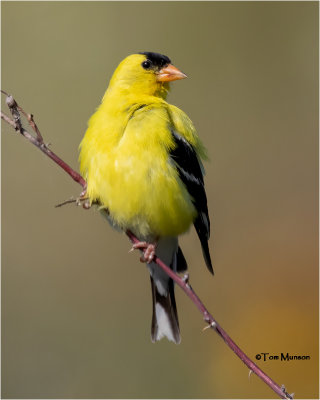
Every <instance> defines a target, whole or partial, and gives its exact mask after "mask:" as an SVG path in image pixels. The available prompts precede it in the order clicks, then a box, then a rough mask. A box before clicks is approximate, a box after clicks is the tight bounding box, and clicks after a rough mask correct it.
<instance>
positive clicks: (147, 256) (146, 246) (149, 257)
mask: <svg viewBox="0 0 320 400" xmlns="http://www.w3.org/2000/svg"><path fill="white" fill-rule="evenodd" d="M136 249H139V250H142V251H143V255H142V256H141V257H140V261H141V262H143V263H147V264H150V263H151V262H152V261H153V259H154V257H155V255H156V244H153V243H148V242H138V243H135V244H134V245H133V246H132V248H131V250H136Z"/></svg>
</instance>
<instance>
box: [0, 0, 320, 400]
mask: <svg viewBox="0 0 320 400" xmlns="http://www.w3.org/2000/svg"><path fill="white" fill-rule="evenodd" d="M1 8H2V88H3V89H5V90H6V91H9V92H10V93H12V94H13V95H14V96H15V97H16V99H17V101H18V102H19V103H20V104H21V105H22V106H23V107H24V108H25V109H26V110H27V111H28V112H32V113H34V115H35V118H36V121H37V122H38V125H39V127H40V129H41V131H42V133H43V135H44V137H45V140H46V141H47V142H50V143H52V149H53V150H54V151H56V152H57V154H59V155H60V156H61V157H62V158H63V159H64V160H65V161H67V162H69V163H70V164H71V165H72V166H73V167H74V168H76V169H77V168H78V163H77V158H78V145H79V143H80V141H81V138H82V136H83V135H84V132H85V130H86V124H87V120H88V118H89V117H90V115H91V114H92V113H93V112H94V110H95V108H96V107H97V106H98V104H99V102H100V99H101V98H102V96H103V94H104V91H105V89H106V87H107V85H108V81H109V78H110V77H111V74H112V72H113V71H114V69H115V68H116V66H117V64H118V63H119V62H120V61H121V60H122V59H123V58H124V57H126V56H127V55H128V54H130V53H134V52H137V51H156V52H160V53H163V54H166V55H168V56H169V57H170V58H171V59H172V61H173V63H174V64H175V65H176V66H177V67H178V68H181V69H182V70H183V71H184V72H185V73H186V74H187V75H188V77H189V78H188V79H187V80H185V81H182V82H175V83H174V84H173V85H172V87H173V88H172V92H171V94H170V96H169V101H170V102H172V103H173V104H175V105H177V106H179V107H180V108H182V109H183V110H184V111H186V112H187V114H188V115H189V116H190V117H191V119H192V120H193V121H194V123H195V125H196V127H197V130H198V132H199V134H200V136H201V138H202V140H203V141H204V143H205V144H206V146H207V148H208V152H209V154H210V159H211V161H210V162H209V163H207V164H206V170H207V175H206V188H207V194H208V202H209V209H210V216H211V219H212V226H213V228H212V230H213V232H212V239H211V241H210V247H211V251H212V254H213V259H214V268H215V272H216V275H215V276H214V278H212V277H211V276H210V274H209V273H208V271H207V270H206V268H205V265H204V261H203V258H202V254H201V249H200V245H199V243H198V240H197V237H196V235H195V233H194V231H193V229H192V230H191V231H190V233H188V234H187V235H185V236H183V237H182V238H181V246H182V248H183V251H184V253H185V256H186V258H187V260H188V263H189V269H190V278H191V284H192V286H193V287H194V289H195V290H196V291H197V293H198V294H199V296H200V298H201V299H202V300H203V301H204V303H205V304H206V305H207V307H208V308H209V310H210V311H211V312H212V313H213V315H214V316H215V317H216V318H217V320H218V321H219V322H220V323H221V325H222V326H223V327H224V329H225V330H226V331H227V332H228V333H229V334H230V335H231V337H232V338H233V339H234V340H235V341H236V343H238V344H239V345H240V347H242V348H243V350H244V351H245V352H246V353H247V354H248V355H249V356H250V357H252V358H253V359H254V358H255V355H256V354H257V353H261V352H266V353H270V354H272V355H278V354H280V353H281V352H284V353H287V352H289V353H291V354H292V355H296V354H297V355H310V356H311V359H310V360H309V361H290V362H284V361H282V362H281V361H265V362H264V361H257V363H258V365H259V366H261V367H262V368H263V369H264V370H265V372H266V373H267V374H269V375H270V376H271V377H272V378H273V379H274V380H275V381H276V382H278V383H279V384H285V385H286V388H287V390H288V391H289V392H295V397H296V398H317V397H318V250H317V249H318V167H317V165H318V164H317V162H318V58H319V56H318V4H317V2H197V3H195V2H150V3H149V2H118V3H116V2H70V3H69V2H57V3H55V2H2V4H1ZM2 104H4V99H2ZM79 192H80V187H79V186H78V185H77V184H75V183H73V182H72V181H71V179H70V178H69V177H68V176H67V175H66V174H65V173H64V172H63V171H62V170H61V169H59V168H58V167H57V166H55V165H54V164H53V163H52V162H51V161H50V160H49V159H47V158H46V157H45V156H44V155H43V154H42V153H41V152H39V151H38V150H37V149H35V148H34V147H33V146H31V145H30V144H28V143H27V142H26V141H25V140H24V139H23V138H21V137H19V136H18V134H14V132H13V131H12V130H11V129H10V128H9V127H8V126H7V125H4V124H3V126H2V397H3V398H110V397H111V398H274V397H276V396H275V395H274V394H273V392H272V391H271V390H270V389H269V388H268V387H267V386H265V385H264V384H263V383H262V382H261V381H260V380H259V379H258V378H257V377H256V376H251V377H250V379H249V378H248V370H247V369H246V367H245V366H244V365H243V364H242V362H241V361H240V360H239V359H237V358H236V356H235V355H234V354H233V353H232V351H231V350H230V349H228V348H227V347H226V346H225V345H224V343H223V342H222V340H221V339H220V338H219V337H218V336H217V335H216V334H215V333H214V332H213V331H210V330H206V331H205V332H202V328H203V327H204V326H205V325H204V322H203V321H202V317H201V315H200V314H199V313H198V311H197V310H196V308H195V307H194V305H193V304H192V303H191V302H190V300H189V299H187V298H186V296H185V295H184V294H183V293H182V292H181V291H180V290H179V289H178V288H177V290H176V297H177V303H178V309H179V317H180V325H181V332H182V343H181V345H180V346H176V345H174V344H172V343H169V342H167V341H166V340H163V341H161V342H160V343H157V344H152V343H151V341H150V323H151V293H150V287H149V286H150V283H149V277H148V273H147V270H146V268H145V266H144V265H142V264H140V262H139V254H137V253H130V254H129V253H128V250H129V248H130V243H129V241H128V239H127V238H126V237H125V236H124V235H121V234H119V233H117V232H115V231H113V230H112V229H111V228H110V227H109V225H108V224H107V223H106V222H105V220H104V219H103V218H101V217H100V215H99V213H98V212H97V211H96V210H90V211H84V210H83V209H82V208H80V207H78V208H77V207H75V206H73V205H71V206H65V207H63V208H60V209H56V208H54V205H55V204H57V203H59V202H61V201H63V200H65V199H67V198H69V197H70V196H72V195H74V196H77V195H78V194H79Z"/></svg>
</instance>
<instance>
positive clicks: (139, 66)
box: [80, 52, 213, 343]
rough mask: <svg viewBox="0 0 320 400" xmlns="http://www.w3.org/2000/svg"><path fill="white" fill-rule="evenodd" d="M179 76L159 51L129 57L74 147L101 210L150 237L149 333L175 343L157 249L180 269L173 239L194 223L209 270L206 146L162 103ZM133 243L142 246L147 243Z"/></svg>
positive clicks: (168, 289) (169, 290)
mask: <svg viewBox="0 0 320 400" xmlns="http://www.w3.org/2000/svg"><path fill="white" fill-rule="evenodd" d="M185 77H186V75H184V74H183V73H182V72H181V71H179V70H178V69H177V68H175V67H174V66H173V65H172V64H171V62H170V60H169V58H168V57H166V56H163V55H161V54H157V53H149V52H147V53H142V54H134V55H131V56H129V57H127V58H126V59H125V60H123V61H122V62H121V63H120V65H119V67H118V68H117V69H116V71H115V72H114V74H113V77H112V79H111V81H110V84H109V87H108V89H107V91H106V93H105V95H104V97H103V100H102V103H101V105H100V106H99V108H98V109H97V111H96V112H95V114H94V115H93V116H92V117H91V119H90V121H89V126H88V129H87V132H86V134H85V136H84V138H83V140H82V142H81V144H80V170H81V173H82V175H83V176H84V178H85V179H86V181H87V193H86V195H87V196H88V197H89V199H90V201H91V202H96V203H98V204H99V206H100V207H101V208H102V209H107V210H108V212H109V216H110V218H111V219H112V222H113V223H114V224H115V225H116V226H118V227H120V228H121V229H123V230H127V229H129V230H131V231H132V232H133V233H134V234H135V235H136V236H137V237H138V238H139V239H140V240H146V241H148V242H149V244H148V245H147V249H146V251H145V253H144V255H145V258H143V261H145V262H147V264H148V268H149V271H150V276H151V287H152V299H153V317H152V328H151V338H152V341H156V340H160V339H161V338H162V337H164V336H166V337H167V338H168V339H169V340H172V341H174V342H175V343H179V342H180V330H179V323H178V315H177V309H176V303H175V298H174V286H173V281H172V280H171V279H170V278H169V277H168V275H166V274H165V273H164V272H163V271H161V269H159V268H158V267H157V266H156V264H155V263H154V254H155V253H154V251H155V250H154V249H155V246H157V249H156V252H157V255H158V256H159V257H160V258H161V259H162V260H163V261H164V262H165V263H167V264H168V265H169V266H170V267H171V268H172V269H173V270H174V271H180V272H181V271H185V270H186V269H187V263H186V260H185V258H184V256H183V253H182V251H181V249H180V247H179V244H178V238H177V237H178V235H180V234H182V233H184V232H186V231H187V230H188V229H189V227H190V226H191V225H192V224H194V226H195V229H196V231H197V233H198V236H199V239H200V242H201V246H202V250H203V255H204V258H205V261H206V264H207V267H208V269H209V270H210V271H211V272H212V273H213V270H212V264H211V258H210V253H209V248H208V239H209V234H210V220H209V215H208V208H207V199H206V194H205V190H204V182H203V170H202V164H201V158H202V159H203V158H205V150H204V147H203V145H202V144H201V142H200V139H199V138H198V136H197V134H196V132H195V129H194V127H193V124H192V122H191V121H190V119H189V118H188V117H187V115H186V114H185V113H184V112H183V111H181V110H179V109H178V108H177V107H175V106H173V105H170V104H168V103H167V102H166V101H165V98H166V95H167V92H168V89H169V83H168V82H170V81H173V80H177V79H183V78H185ZM150 242H151V243H150ZM135 246H136V248H145V246H146V243H144V242H143V243H139V244H136V245H135Z"/></svg>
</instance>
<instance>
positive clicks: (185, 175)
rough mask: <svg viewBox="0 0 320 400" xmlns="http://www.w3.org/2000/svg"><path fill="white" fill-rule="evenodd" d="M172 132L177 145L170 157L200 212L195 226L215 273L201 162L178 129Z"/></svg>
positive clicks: (204, 253)
mask: <svg viewBox="0 0 320 400" xmlns="http://www.w3.org/2000/svg"><path fill="white" fill-rule="evenodd" d="M171 133H172V137H173V139H174V144H175V147H174V148H173V149H172V150H171V151H170V157H171V159H172V160H173V161H174V163H175V165H176V168H177V170H178V172H179V177H180V179H181V181H182V182H183V183H184V185H185V187H186V189H187V190H188V193H189V194H190V196H191V198H192V202H193V204H194V206H195V208H196V210H197V212H198V216H197V218H196V220H195V221H194V227H195V229H196V231H197V234H198V236H199V239H200V243H201V247H202V252H203V256H204V259H205V262H206V265H207V267H208V269H209V271H210V272H211V273H212V274H213V268H212V263H211V257H210V252H209V246H208V240H209V237H210V219H209V214H208V205H207V196H206V192H205V189H204V181H203V174H202V170H201V166H200V162H199V159H198V157H197V154H196V151H195V149H194V148H193V146H192V145H191V144H190V143H189V142H187V140H186V139H184V138H183V137H182V136H180V135H179V134H178V133H177V132H176V131H174V130H171Z"/></svg>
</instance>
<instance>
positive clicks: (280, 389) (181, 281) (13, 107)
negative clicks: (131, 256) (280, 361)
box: [1, 91, 293, 399]
mask: <svg viewBox="0 0 320 400" xmlns="http://www.w3.org/2000/svg"><path fill="white" fill-rule="evenodd" d="M2 93H3V94H5V95H6V96H7V100H6V101H7V105H8V107H9V109H10V112H11V114H12V116H13V120H12V119H11V118H9V117H8V116H7V115H6V114H4V113H3V112H1V118H2V119H3V120H4V121H5V122H7V123H8V124H9V125H10V126H11V127H13V128H14V129H15V130H16V131H17V130H19V132H20V133H21V134H22V135H23V136H24V137H25V138H26V139H27V140H29V141H30V142H31V143H32V144H34V145H35V146H36V147H38V148H39V149H40V150H41V151H42V152H43V153H45V154H46V155H47V156H48V157H50V158H51V159H52V160H53V161H54V162H56V163H57V164H58V165H59V166H60V167H61V168H63V169H64V170H65V171H66V172H67V174H68V175H70V176H71V178H72V179H73V180H75V181H76V182H78V183H79V184H80V185H81V186H82V188H83V192H82V193H81V195H80V197H79V198H78V199H75V200H74V199H70V200H66V201H65V202H63V203H61V204H58V205H57V207H60V206H62V205H64V204H68V203H72V202H75V203H77V204H80V202H81V201H84V205H85V204H86V205H88V203H86V200H87V199H86V198H85V197H84V196H85V191H86V181H85V180H84V179H83V178H82V176H81V175H80V174H78V173H77V172H76V171H74V170H73V169H72V168H71V167H70V166H69V165H68V164H66V163H65V162H64V161H62V160H61V159H60V158H59V157H58V156H57V155H56V154H55V153H53V152H52V151H51V150H49V149H48V147H47V146H46V145H45V144H44V142H43V137H42V135H41V133H40V131H39V129H38V127H37V125H36V123H35V122H34V119H33V116H32V115H31V114H27V113H26V112H25V111H24V110H23V109H22V108H21V107H20V106H18V104H17V102H16V101H15V100H14V99H13V97H12V96H9V95H8V94H7V93H6V92H4V91H2ZM19 112H21V113H22V114H23V115H24V116H26V118H27V120H28V122H29V125H30V126H31V128H32V129H33V130H34V132H35V134H36V137H34V136H32V135H31V134H29V133H28V132H27V131H26V130H25V129H24V128H23V126H22V123H21V118H20V114H19ZM84 208H88V207H84ZM126 234H127V236H128V237H129V239H130V240H131V242H132V243H133V244H135V243H138V242H139V239H138V238H137V237H136V236H135V235H134V234H133V233H132V232H131V231H129V230H128V231H127V232H126ZM154 261H155V263H156V264H157V265H158V266H159V267H160V268H162V270H163V271H164V272H165V273H166V274H167V275H168V276H170V278H172V279H173V280H174V282H175V283H176V284H177V285H178V286H180V288H181V289H182V290H183V291H184V292H185V294H186V295H187V296H188V297H189V298H190V299H191V301H192V302H193V303H194V304H195V306H196V307H197V308H198V310H199V311H200V312H201V313H202V315H203V318H204V320H205V321H206V322H207V323H208V327H209V328H212V329H213V330H215V331H216V332H217V334H218V335H219V336H220V337H221V338H222V339H223V340H224V341H225V343H226V344H227V346H228V347H229V348H230V349H231V350H232V351H233V352H234V353H235V354H236V355H237V356H238V357H239V358H240V359H241V361H243V363H244V364H245V365H246V366H247V367H248V368H249V370H250V374H251V373H254V374H256V375H257V376H258V377H259V378H260V379H261V380H262V381H263V382H265V383H266V384H267V385H268V386H269V387H270V389H272V390H273V391H274V392H275V393H276V394H277V395H278V396H279V397H280V398H281V399H293V394H291V395H290V394H288V393H287V392H286V389H285V387H284V385H282V386H279V385H278V384H277V383H276V382H274V381H273V380H272V379H271V378H270V377H269V376H268V375H267V374H265V373H264V372H263V371H262V370H261V369H260V368H259V367H258V366H257V365H256V364H255V363H254V362H253V361H252V360H251V359H250V358H249V357H248V356H247V355H246V354H245V353H244V352H243V351H242V350H241V349H240V348H239V347H238V346H237V345H236V343H235V342H234V341H233V340H232V339H231V338H230V336H229V335H228V334H227V333H226V332H225V331H224V330H223V329H222V328H221V326H220V325H219V324H218V322H217V321H216V320H215V319H214V318H213V316H212V315H211V314H210V313H209V311H208V310H207V309H206V307H205V306H204V304H203V303H202V301H201V300H200V299H199V297H198V296H197V294H196V293H195V292H194V290H193V289H192V287H191V286H190V284H189V275H188V274H186V275H184V277H180V276H179V275H177V274H176V273H174V272H173V271H172V269H170V268H169V267H168V266H167V265H166V264H165V263H164V262H163V261H162V260H160V258H159V257H157V256H155V259H154Z"/></svg>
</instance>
